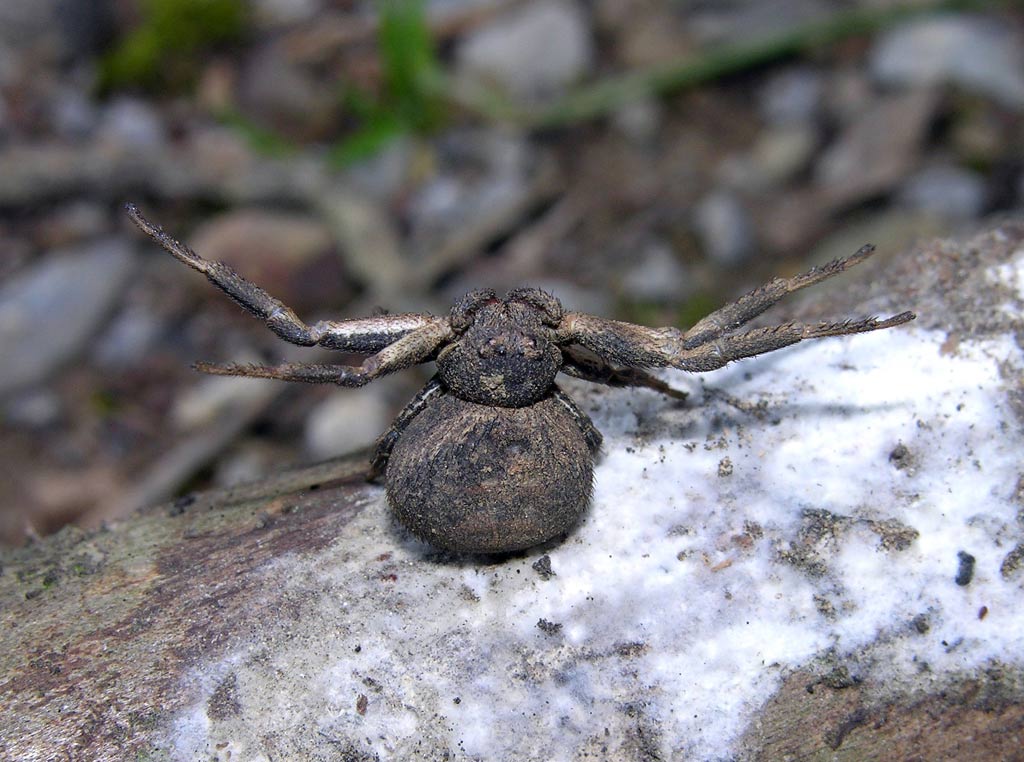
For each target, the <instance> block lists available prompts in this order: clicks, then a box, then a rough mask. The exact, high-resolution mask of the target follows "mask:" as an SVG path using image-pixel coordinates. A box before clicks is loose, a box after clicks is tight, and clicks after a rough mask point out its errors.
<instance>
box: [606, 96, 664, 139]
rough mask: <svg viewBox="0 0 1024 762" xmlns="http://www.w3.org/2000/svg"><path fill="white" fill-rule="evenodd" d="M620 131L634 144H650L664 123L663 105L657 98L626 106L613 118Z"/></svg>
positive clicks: (641, 100)
mask: <svg viewBox="0 0 1024 762" xmlns="http://www.w3.org/2000/svg"><path fill="white" fill-rule="evenodd" d="M612 120H613V123H614V125H615V126H616V127H617V128H618V130H619V131H620V132H621V133H622V134H623V135H625V136H626V138H628V139H629V140H631V141H633V142H634V143H649V142H650V141H652V140H653V139H654V138H655V136H657V134H658V128H659V127H661V122H662V108H661V103H660V102H658V100H657V99H655V98H639V99H637V100H634V101H630V102H629V103H626V104H624V105H623V106H622V107H621V108H619V110H618V111H616V112H615V114H614V115H613V116H612Z"/></svg>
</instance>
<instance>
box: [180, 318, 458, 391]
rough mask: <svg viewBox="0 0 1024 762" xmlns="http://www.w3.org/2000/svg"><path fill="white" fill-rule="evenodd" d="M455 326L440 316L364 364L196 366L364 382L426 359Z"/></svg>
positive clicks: (218, 371)
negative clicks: (452, 326)
mask: <svg viewBox="0 0 1024 762" xmlns="http://www.w3.org/2000/svg"><path fill="white" fill-rule="evenodd" d="M452 335H453V334H452V329H451V326H450V325H449V323H448V321H447V319H443V318H437V319H435V320H434V321H433V322H430V323H428V324H427V325H425V326H423V327H422V328H419V329H417V330H415V331H413V332H412V333H409V334H406V335H405V336H403V337H402V338H400V339H399V340H398V341H396V342H394V343H393V344H389V345H388V346H386V347H384V349H382V350H381V351H379V352H378V353H377V354H375V355H371V356H370V357H367V358H366V359H365V360H364V361H363V363H362V364H361V365H358V366H351V365H310V364H307V363H285V364H283V365H270V366H267V365H236V364H234V363H228V364H225V365H214V364H212V363H195V365H194V366H193V367H194V368H195V369H196V370H200V371H202V372H203V373H212V374H213V375H217V376H250V377H253V378H275V379H278V380H280V381H299V382H302V383H307V384H338V385H339V386H363V385H365V384H368V383H369V382H370V381H373V380H374V379H376V378H380V377H381V376H384V375H387V374H388V373H394V372H395V371H396V370H402V369H403V368H408V367H411V366H413V365H416V364H417V363H421V362H426V361H427V360H429V359H430V358H431V357H433V355H434V353H435V352H436V351H437V349H438V348H439V347H440V346H441V345H442V344H444V343H445V342H446V341H448V340H449V339H451V338H452Z"/></svg>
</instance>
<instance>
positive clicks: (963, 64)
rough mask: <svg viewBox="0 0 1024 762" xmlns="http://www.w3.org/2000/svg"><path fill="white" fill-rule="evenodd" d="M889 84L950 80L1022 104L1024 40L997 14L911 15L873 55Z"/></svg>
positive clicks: (878, 75) (876, 72)
mask: <svg viewBox="0 0 1024 762" xmlns="http://www.w3.org/2000/svg"><path fill="white" fill-rule="evenodd" d="M870 67H871V73H872V74H873V76H874V77H875V79H877V80H878V81H879V82H881V83H882V84H885V85H911V86H921V85H931V84H935V83H940V82H948V83H953V84H956V85H959V86H961V87H964V88H966V89H968V90H971V91H973V92H977V93H981V94H982V95H987V96H990V97H993V98H995V99H997V100H998V101H1000V102H1001V103H1002V104H1003V105H1004V106H1008V107H1010V108H1014V109H1021V108H1024V44H1022V41H1021V39H1020V37H1019V35H1017V34H1015V33H1014V31H1013V30H1012V29H1011V27H1010V26H1009V25H1006V24H1000V23H998V22H997V21H995V20H994V19H982V18H972V17H968V16H940V17H936V18H929V19H924V20H920V21H913V22H911V23H909V24H906V25H905V26H901V27H899V28H897V29H894V30H892V31H891V32H888V33H887V34H885V35H883V36H882V37H881V38H880V39H879V40H878V42H877V43H876V44H875V46H874V49H873V50H872V52H871V59H870Z"/></svg>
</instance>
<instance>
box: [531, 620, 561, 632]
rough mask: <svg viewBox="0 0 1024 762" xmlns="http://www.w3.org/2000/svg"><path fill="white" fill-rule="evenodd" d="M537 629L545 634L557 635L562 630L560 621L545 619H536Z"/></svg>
mask: <svg viewBox="0 0 1024 762" xmlns="http://www.w3.org/2000/svg"><path fill="white" fill-rule="evenodd" d="M537 629H539V630H540V631H541V632H543V633H544V634H545V635H552V636H554V635H558V634H559V633H560V632H561V631H562V624H561V622H549V621H548V620H547V619H543V618H541V619H538V620H537Z"/></svg>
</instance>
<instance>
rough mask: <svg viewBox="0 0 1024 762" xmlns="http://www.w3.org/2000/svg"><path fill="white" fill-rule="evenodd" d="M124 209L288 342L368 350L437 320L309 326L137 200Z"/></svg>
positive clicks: (386, 318)
mask: <svg viewBox="0 0 1024 762" xmlns="http://www.w3.org/2000/svg"><path fill="white" fill-rule="evenodd" d="M125 211H127V212H128V216H129V217H131V219H132V222H134V223H135V224H136V225H138V227H139V228H140V229H141V230H142V231H143V232H144V233H145V234H146V235H148V236H149V237H150V238H152V239H153V240H154V241H156V242H157V243H158V244H160V245H161V246H162V247H163V248H164V249H166V250H167V251H168V252H169V253H170V254H171V255H172V256H173V257H174V258H175V259H177V260H178V261H179V262H183V263H184V264H186V265H188V266H189V267H191V268H192V269H193V270H196V271H198V272H201V273H202V274H203V275H205V276H206V277H207V279H208V280H209V281H210V282H211V283H212V284H213V285H215V286H216V287H217V288H219V289H220V290H221V291H223V292H224V293H225V294H227V295H228V296H230V297H231V298H232V299H233V300H234V301H235V302H237V303H238V304H239V305H241V307H242V308H244V309H245V310H246V311H248V312H250V313H251V314H253V315H255V316H256V317H258V318H259V319H260V320H262V321H264V322H265V323H266V324H267V327H268V328H270V330H271V331H273V332H274V333H276V334H277V335H278V336H280V337H281V338H282V339H284V340H285V341H288V342H291V343H292V344H298V345H299V346H303V347H311V346H314V345H317V344H319V345H320V346H324V347H327V348H328V349H339V350H344V351H347V352H357V353H362V354H369V353H372V352H379V351H381V350H382V349H384V347H386V346H388V345H389V344H391V343H392V342H394V341H396V340H398V339H400V338H402V337H403V336H406V335H407V334H410V333H412V332H413V331H415V330H417V329H419V328H423V327H425V326H427V325H428V324H430V323H431V322H436V321H438V320H439V319H438V318H435V317H433V316H431V315H421V314H417V313H409V314H404V315H378V316H376V317H370V318H355V319H352V320H321V321H319V322H317V323H314V324H313V325H311V326H310V325H306V324H305V323H304V322H302V320H300V319H299V317H298V316H297V315H296V314H295V312H294V311H293V310H292V309H291V308H290V307H288V306H287V305H285V304H284V303H283V302H281V301H279V300H278V299H275V298H274V297H273V296H271V295H270V294H268V293H267V292H266V291H264V290H263V289H262V288H260V287H259V286H257V285H256V284H255V283H250V282H249V281H247V280H246V279H245V278H243V277H242V276H241V275H239V274H238V273H236V272H235V271H234V270H233V269H231V268H230V267H228V266H227V265H226V264H224V263H223V262H214V261H211V260H208V259H203V258H202V257H201V256H199V255H198V254H196V253H195V252H194V251H192V249H190V248H189V247H188V246H186V245H185V244H183V243H181V242H180V241H178V240H176V239H174V238H172V237H171V236H169V235H168V234H167V233H165V232H164V231H163V229H162V228H161V227H160V226H159V225H155V224H153V223H152V222H150V221H149V220H147V219H146V218H145V217H144V216H143V215H142V212H140V211H139V209H138V207H137V206H135V204H126V205H125ZM272 377H273V378H279V377H280V376H272ZM293 380H294V379H293ZM302 380H308V379H302Z"/></svg>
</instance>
